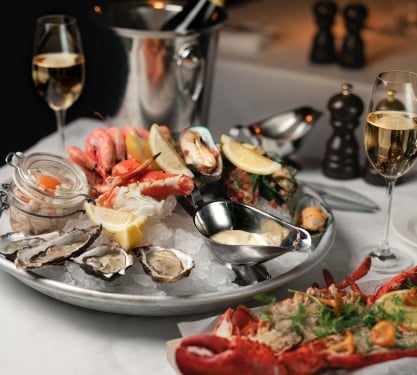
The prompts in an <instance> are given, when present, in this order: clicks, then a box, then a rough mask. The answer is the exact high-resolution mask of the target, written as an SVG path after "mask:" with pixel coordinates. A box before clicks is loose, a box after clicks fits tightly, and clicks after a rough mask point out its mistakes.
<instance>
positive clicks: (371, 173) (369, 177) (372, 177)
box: [362, 90, 405, 186]
mask: <svg viewBox="0 0 417 375" xmlns="http://www.w3.org/2000/svg"><path fill="white" fill-rule="evenodd" d="M375 109H376V110H378V111H383V110H386V109H389V110H393V111H396V110H397V111H403V110H404V109H405V107H404V104H403V103H401V102H400V101H399V100H398V99H397V98H396V97H395V92H394V91H392V90H388V91H387V97H386V98H385V99H383V100H381V101H380V102H379V103H378V104H377V106H376V108H375ZM362 175H363V178H364V180H365V181H366V182H368V183H370V184H372V185H378V186H385V184H386V182H385V179H384V178H383V177H382V176H381V175H380V174H379V173H378V172H377V171H376V169H375V168H374V167H373V166H372V164H371V162H370V161H369V159H368V158H365V163H364V166H363V171H362ZM401 182H402V178H401V177H400V178H399V179H398V181H397V184H400V183H401Z"/></svg>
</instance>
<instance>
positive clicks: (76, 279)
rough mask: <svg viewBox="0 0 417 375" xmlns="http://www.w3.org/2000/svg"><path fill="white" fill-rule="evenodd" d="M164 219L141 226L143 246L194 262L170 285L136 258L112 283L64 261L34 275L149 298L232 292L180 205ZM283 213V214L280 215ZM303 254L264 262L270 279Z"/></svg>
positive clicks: (227, 273)
mask: <svg viewBox="0 0 417 375" xmlns="http://www.w3.org/2000/svg"><path fill="white" fill-rule="evenodd" d="M168 206H169V207H168V216H166V217H165V218H164V219H163V220H159V219H158V220H157V221H153V220H152V219H151V220H148V221H147V222H146V224H145V226H144V227H143V233H144V237H143V239H142V244H143V245H149V244H153V245H160V246H165V247H174V248H177V249H181V250H184V251H185V252H187V253H188V254H189V255H191V256H192V257H193V259H194V261H195V267H194V268H193V270H192V271H191V273H190V275H189V276H188V277H186V278H184V279H182V280H179V281H177V282H174V283H158V282H155V281H153V280H152V279H151V277H150V276H149V275H148V274H146V273H145V271H144V270H143V268H142V265H141V264H140V262H139V261H138V260H137V259H136V260H135V263H134V264H133V266H132V267H130V268H129V269H127V271H126V273H125V274H124V275H122V276H120V277H118V278H116V279H115V280H112V281H107V280H102V279H100V278H98V277H95V276H92V275H88V274H87V273H85V272H84V270H83V269H82V268H81V267H80V266H79V265H77V264H75V263H73V262H71V261H67V262H65V263H64V265H48V266H44V267H42V268H40V269H37V270H33V271H34V272H36V273H38V274H40V275H42V276H44V277H47V278H49V279H53V280H57V281H60V282H62V283H65V284H68V285H73V286H77V287H81V288H86V289H92V290H97V291H103V292H110V293H121V294H130V295H152V296H166V295H170V296H178V295H195V294H200V293H210V292H221V291H224V290H230V289H236V288H238V285H237V284H235V283H234V282H233V281H234V279H235V274H234V272H233V271H232V270H231V269H230V268H228V267H226V266H225V265H222V264H220V263H218V262H217V261H216V259H215V258H214V256H213V254H212V253H211V251H210V249H209V247H208V246H207V245H206V243H205V240H204V238H203V237H202V236H201V235H200V234H199V233H198V231H197V230H196V229H195V228H194V225H193V221H192V218H191V217H190V215H189V214H188V213H186V212H185V211H184V210H183V209H182V207H181V206H177V207H176V208H175V210H173V207H172V202H171V204H170V205H168ZM283 214H284V213H283ZM90 225H91V222H90V221H89V220H88V218H87V217H86V216H85V215H81V216H80V217H79V218H78V219H77V220H73V221H72V222H71V221H70V222H68V224H67V227H74V226H76V227H78V228H86V227H88V226H90ZM108 239H109V236H108V234H106V233H105V232H103V233H102V235H101V236H100V237H99V238H98V239H97V240H96V242H95V243H96V244H99V243H105V242H107V241H108ZM306 256H308V255H307V254H299V253H287V254H284V255H282V256H281V257H279V258H277V259H274V260H272V261H269V262H267V263H265V265H266V266H267V268H268V271H269V272H270V273H271V276H272V277H274V276H277V275H279V274H281V273H283V272H285V271H288V270H289V269H291V268H292V267H294V266H296V265H297V264H299V263H300V262H302V261H303V260H304V257H306Z"/></svg>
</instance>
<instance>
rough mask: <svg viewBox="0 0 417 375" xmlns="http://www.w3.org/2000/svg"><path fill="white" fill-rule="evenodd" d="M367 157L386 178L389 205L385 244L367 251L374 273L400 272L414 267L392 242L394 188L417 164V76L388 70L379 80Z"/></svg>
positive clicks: (368, 126) (367, 138) (371, 112)
mask: <svg viewBox="0 0 417 375" xmlns="http://www.w3.org/2000/svg"><path fill="white" fill-rule="evenodd" d="M364 144H365V152H366V155H367V157H368V159H369V161H370V162H371V165H372V167H373V168H375V170H376V171H377V172H378V173H379V174H380V175H381V176H382V177H384V179H385V182H386V192H387V202H386V205H385V227H384V234H383V238H382V241H381V242H380V243H379V244H377V245H375V246H371V247H368V248H367V249H366V250H367V252H368V254H369V255H370V256H371V257H372V266H371V270H372V271H374V272H378V273H397V272H400V271H403V270H404V269H407V268H409V267H410V266H412V265H413V261H412V259H411V257H410V256H408V254H406V253H404V252H403V251H400V250H399V249H394V248H393V247H392V246H391V245H390V243H389V229H390V220H391V207H392V196H393V191H394V186H395V183H396V181H397V179H398V178H399V177H401V176H403V175H405V174H406V173H407V172H408V171H409V170H410V169H411V168H412V167H413V165H414V164H415V161H416V156H417V74H416V73H413V72H407V71H399V70H395V71H386V72H382V73H380V74H378V76H377V77H376V79H375V82H374V86H373V91H372V96H371V100H370V104H369V108H368V113H367V116H366V121H365V126H364Z"/></svg>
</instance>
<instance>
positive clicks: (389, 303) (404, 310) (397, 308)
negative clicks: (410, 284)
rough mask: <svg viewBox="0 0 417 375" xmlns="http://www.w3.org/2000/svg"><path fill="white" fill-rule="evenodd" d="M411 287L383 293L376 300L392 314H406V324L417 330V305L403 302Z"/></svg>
mask: <svg viewBox="0 0 417 375" xmlns="http://www.w3.org/2000/svg"><path fill="white" fill-rule="evenodd" d="M408 292H409V289H401V290H394V291H392V292H388V293H386V294H384V295H382V296H381V297H380V298H378V300H377V301H376V303H377V304H380V305H381V306H382V308H383V309H384V310H385V311H386V312H388V313H390V314H396V313H400V314H404V324H405V325H406V326H408V327H409V328H411V329H415V330H417V306H409V305H404V304H403V302H402V301H403V297H404V295H405V294H406V293H408Z"/></svg>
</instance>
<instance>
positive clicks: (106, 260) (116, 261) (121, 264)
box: [71, 242, 135, 281]
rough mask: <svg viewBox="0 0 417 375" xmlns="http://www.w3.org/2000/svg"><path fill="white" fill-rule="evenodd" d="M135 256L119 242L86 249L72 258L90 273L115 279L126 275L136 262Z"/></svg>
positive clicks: (105, 278) (103, 277)
mask: <svg viewBox="0 0 417 375" xmlns="http://www.w3.org/2000/svg"><path fill="white" fill-rule="evenodd" d="M134 259H135V258H134V256H133V254H132V253H129V252H127V251H126V250H125V249H123V248H122V247H121V246H119V245H118V244H117V243H115V242H112V243H110V244H103V245H99V246H96V247H94V248H92V249H88V250H86V251H84V252H83V253H82V254H81V255H79V256H77V257H75V258H71V261H73V262H75V263H77V264H79V265H80V266H81V268H83V269H84V271H85V272H86V273H88V274H90V275H93V276H96V277H99V278H101V279H103V280H107V281H110V280H113V279H115V278H116V277H118V276H120V275H124V274H125V272H126V270H127V269H128V268H129V267H131V266H132V265H133V263H134Z"/></svg>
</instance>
